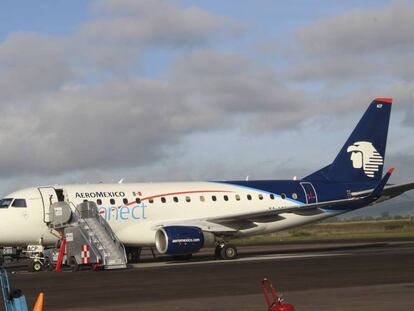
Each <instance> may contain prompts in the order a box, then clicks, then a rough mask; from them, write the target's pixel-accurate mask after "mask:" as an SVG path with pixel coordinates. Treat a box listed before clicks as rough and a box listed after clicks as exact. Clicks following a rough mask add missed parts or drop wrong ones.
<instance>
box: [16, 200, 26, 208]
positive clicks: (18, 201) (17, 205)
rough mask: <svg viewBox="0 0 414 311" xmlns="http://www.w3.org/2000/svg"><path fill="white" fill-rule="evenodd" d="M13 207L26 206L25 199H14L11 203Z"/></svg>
mask: <svg viewBox="0 0 414 311" xmlns="http://www.w3.org/2000/svg"><path fill="white" fill-rule="evenodd" d="M12 206H13V207H27V205H26V200H25V199H15V200H14V201H13V204H12Z"/></svg>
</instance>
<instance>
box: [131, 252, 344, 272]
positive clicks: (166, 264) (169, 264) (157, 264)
mask: <svg viewBox="0 0 414 311" xmlns="http://www.w3.org/2000/svg"><path fill="white" fill-rule="evenodd" d="M350 254H351V253H314V254H281V255H272V254H268V255H258V256H252V257H241V258H237V259H233V260H207V261H187V262H182V261H181V262H174V261H165V262H149V263H136V264H129V265H128V267H132V268H138V269H143V268H156V267H173V266H187V265H205V264H207V265H208V264H222V263H223V264H225V263H235V262H249V261H263V260H282V259H303V258H317V257H336V256H345V255H350Z"/></svg>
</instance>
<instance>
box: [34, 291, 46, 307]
mask: <svg viewBox="0 0 414 311" xmlns="http://www.w3.org/2000/svg"><path fill="white" fill-rule="evenodd" d="M43 298H44V295H43V293H40V294H39V296H38V297H37V300H36V303H35V305H34V307H33V311H43Z"/></svg>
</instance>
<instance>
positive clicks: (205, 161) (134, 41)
mask: <svg viewBox="0 0 414 311" xmlns="http://www.w3.org/2000/svg"><path fill="white" fill-rule="evenodd" d="M413 29H414V3H413V2H409V1H379V0H378V1H370V0H368V1H363V4H362V1H356V0H351V1H331V0H325V1H322V0H314V1H309V0H295V1H271V0H255V1H253V0H251V1H235V0H234V1H221V0H213V1H201V0H200V1H196V0H193V1H190V0H187V1H186V0H183V1H179V0H177V1H162V0H151V1H144V0H103V1H81V0H76V1H56V0H49V1H41V2H32V1H22V0H17V1H9V0H6V1H2V2H1V3H0V113H1V120H2V122H0V143H1V146H2V148H1V153H0V192H1V193H6V192H9V191H12V190H16V189H18V188H21V187H26V186H32V185H39V184H55V183H67V182H71V183H72V182H74V183H83V182H98V181H106V182H114V181H115V182H116V181H117V180H119V179H121V178H125V180H126V181H131V182H132V181H171V180H211V179H213V180H222V179H244V178H245V177H246V176H247V175H248V176H250V178H292V177H293V176H298V177H303V176H305V175H307V174H309V173H311V172H312V171H314V170H316V169H318V168H320V167H322V166H324V165H326V164H328V163H329V162H330V161H332V159H333V158H334V157H335V155H336V154H337V152H338V150H339V149H340V147H341V146H342V144H343V143H344V142H345V140H346V138H347V136H348V135H349V133H350V131H351V130H352V129H353V127H354V126H355V124H356V122H357V121H358V120H359V118H360V117H361V115H362V113H363V112H364V110H365V109H366V107H367V105H368V104H369V102H370V101H371V100H372V99H373V98H375V97H393V98H394V107H393V113H392V120H391V127H390V133H389V143H388V153H387V160H386V165H387V166H396V167H397V169H398V170H397V171H396V174H395V178H394V181H408V180H414V166H413V165H412V163H413V160H414V139H413V137H414V66H413V65H412V64H413V60H414V35H413V31H412V30H413Z"/></svg>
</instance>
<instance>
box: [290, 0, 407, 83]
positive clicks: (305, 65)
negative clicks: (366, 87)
mask: <svg viewBox="0 0 414 311" xmlns="http://www.w3.org/2000/svg"><path fill="white" fill-rule="evenodd" d="M413 27H414V6H413V5H412V3H410V2H406V1H398V2H392V3H391V4H390V5H388V6H386V7H384V8H380V9H365V10H353V11H349V12H346V13H343V14H341V15H337V16H333V17H331V18H328V19H324V20H320V21H317V22H314V23H312V24H310V25H307V26H305V27H303V28H301V29H299V30H298V31H297V32H296V36H295V44H294V46H293V48H292V50H290V52H291V53H292V52H293V53H292V54H293V55H294V56H293V58H295V57H296V59H297V60H298V61H299V62H300V63H298V65H297V66H294V68H292V69H291V71H290V75H289V76H290V77H291V78H293V79H296V80H299V81H311V80H330V81H331V82H332V80H337V81H339V82H350V83H351V82H355V80H359V81H361V80H363V79H367V77H369V78H372V79H375V80H376V81H379V82H382V81H384V79H387V78H388V79H392V78H395V77H398V78H402V79H412V78H413V75H414V70H413V69H412V68H411V67H410V66H407V64H408V63H410V60H412V58H413V56H414V40H413V38H412V29H413Z"/></svg>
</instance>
